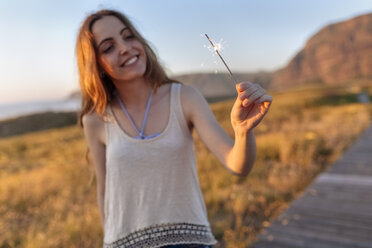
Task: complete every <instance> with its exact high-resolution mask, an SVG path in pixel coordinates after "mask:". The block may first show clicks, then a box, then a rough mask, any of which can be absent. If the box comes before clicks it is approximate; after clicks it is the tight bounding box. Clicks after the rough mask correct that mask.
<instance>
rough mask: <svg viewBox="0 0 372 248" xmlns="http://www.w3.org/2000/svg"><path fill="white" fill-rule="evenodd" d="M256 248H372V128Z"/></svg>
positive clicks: (266, 231)
mask: <svg viewBox="0 0 372 248" xmlns="http://www.w3.org/2000/svg"><path fill="white" fill-rule="evenodd" d="M252 247H254V248H264V247H265V248H266V247H267V248H295V247H296V248H346V247H347V248H372V126H371V127H370V128H368V129H367V130H366V131H365V132H364V133H363V134H362V135H361V137H360V138H359V139H358V140H357V141H356V142H355V143H354V144H353V145H352V146H351V147H350V148H349V149H348V150H347V151H346V152H345V153H344V154H343V155H342V157H341V158H340V159H339V160H338V161H337V162H336V163H335V164H333V165H332V166H331V167H330V168H329V169H328V170H327V171H326V172H324V173H322V174H320V175H319V176H318V177H317V178H316V179H315V180H314V182H313V183H312V184H311V185H310V186H309V187H308V188H307V189H306V190H305V191H304V193H303V194H302V195H301V196H300V197H299V198H297V199H296V200H294V201H293V202H292V203H291V204H290V206H289V208H288V209H286V210H285V211H284V212H283V213H282V214H281V215H280V216H279V217H278V218H277V219H276V220H274V221H273V222H272V223H271V224H270V226H269V227H268V228H266V229H264V230H263V231H262V232H261V234H260V235H259V236H258V238H257V240H256V242H255V243H254V244H253V246H252Z"/></svg>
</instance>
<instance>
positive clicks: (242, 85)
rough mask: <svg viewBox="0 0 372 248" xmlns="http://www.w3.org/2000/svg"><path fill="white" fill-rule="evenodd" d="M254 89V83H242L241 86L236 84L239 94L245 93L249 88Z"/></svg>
mask: <svg viewBox="0 0 372 248" xmlns="http://www.w3.org/2000/svg"><path fill="white" fill-rule="evenodd" d="M251 87H253V83H251V82H241V83H239V84H236V91H237V92H238V93H239V92H243V91H245V90H247V89H249V88H251Z"/></svg>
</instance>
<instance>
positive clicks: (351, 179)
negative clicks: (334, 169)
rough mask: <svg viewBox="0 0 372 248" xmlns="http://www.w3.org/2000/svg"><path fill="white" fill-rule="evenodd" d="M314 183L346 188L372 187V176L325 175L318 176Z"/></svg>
mask: <svg viewBox="0 0 372 248" xmlns="http://www.w3.org/2000/svg"><path fill="white" fill-rule="evenodd" d="M314 183H315V184H316V183H330V184H339V185H344V186H349V185H353V186H354V185H355V186H367V187H372V176H357V175H338V174H330V173H323V174H321V175H320V176H318V177H317V178H316V179H315V181H314Z"/></svg>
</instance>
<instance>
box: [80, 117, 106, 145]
mask: <svg viewBox="0 0 372 248" xmlns="http://www.w3.org/2000/svg"><path fill="white" fill-rule="evenodd" d="M82 122H83V128H84V133H85V135H86V137H87V139H88V140H91V139H93V140H99V141H101V142H103V143H106V142H105V137H104V136H105V135H104V122H103V120H102V119H101V118H100V117H99V116H98V115H97V113H96V112H92V113H88V114H85V115H84V116H83V118H82Z"/></svg>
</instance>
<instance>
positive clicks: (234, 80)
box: [205, 34, 237, 84]
mask: <svg viewBox="0 0 372 248" xmlns="http://www.w3.org/2000/svg"><path fill="white" fill-rule="evenodd" d="M205 36H206V37H207V39H208V40H209V42H210V43H211V45H212V47H213V48H214V50H215V51H216V53H217V54H218V56H219V57H220V59H221V60H222V62H223V64H224V65H225V66H226V68H227V70H228V71H229V73H230V76H231V78H232V79H233V82H234V84H237V81H236V79H235V77H234V75H233V74H232V72H231V70H230V68H229V67H228V66H227V64H226V62H225V60H224V59H223V58H222V56H221V54H220V52H219V49H220V47H218V46H215V45H214V44H213V42H212V41H211V39H209V37H208V35H207V34H205Z"/></svg>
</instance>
